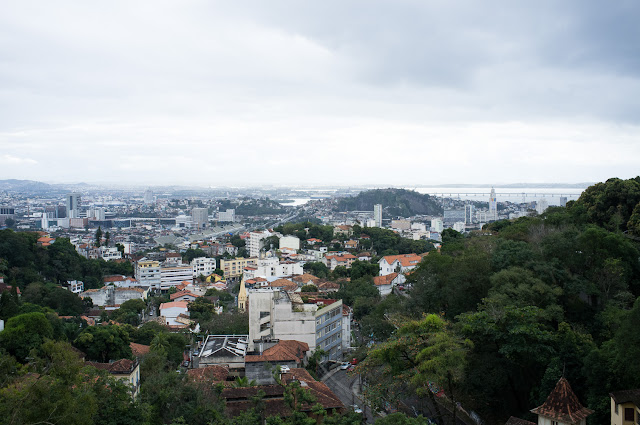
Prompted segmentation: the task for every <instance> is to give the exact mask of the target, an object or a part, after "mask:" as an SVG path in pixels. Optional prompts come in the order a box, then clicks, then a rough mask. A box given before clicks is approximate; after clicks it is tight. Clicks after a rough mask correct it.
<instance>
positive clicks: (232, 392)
mask: <svg viewBox="0 0 640 425" xmlns="http://www.w3.org/2000/svg"><path fill="white" fill-rule="evenodd" d="M281 382H282V385H277V384H275V385H259V386H255V387H242V388H233V387H228V388H225V389H223V390H222V394H221V397H222V398H223V399H225V402H226V403H225V404H226V409H225V412H226V414H227V415H229V416H230V417H234V416H237V415H239V414H241V413H243V412H246V411H247V410H248V409H251V408H253V407H254V406H255V401H254V400H255V399H256V396H258V395H259V394H260V395H261V399H262V400H263V403H264V404H263V405H264V413H263V416H264V417H269V416H278V417H282V418H286V417H289V416H291V415H292V414H293V411H292V409H291V406H290V405H289V404H288V403H287V402H286V401H285V386H286V385H288V384H290V383H292V382H297V383H299V385H300V386H301V387H302V388H305V389H306V390H308V391H309V392H310V393H311V395H312V396H313V398H314V400H315V401H314V402H313V403H307V402H303V401H299V404H298V406H297V407H298V409H299V411H301V412H303V413H305V414H306V415H308V416H309V417H311V418H314V419H319V418H317V417H316V416H315V415H314V413H313V410H314V406H315V405H316V404H320V405H321V406H322V407H323V408H324V409H325V410H326V412H327V414H328V415H334V414H343V413H344V412H345V408H344V404H342V402H341V401H340V399H339V398H338V397H337V396H336V395H335V394H334V393H333V391H331V389H330V388H329V387H328V386H327V385H326V384H325V383H323V382H318V381H316V380H315V379H313V377H312V376H311V375H310V374H309V372H307V371H306V370H305V369H303V368H296V369H291V370H290V371H289V372H287V373H283V374H282V381H281Z"/></svg>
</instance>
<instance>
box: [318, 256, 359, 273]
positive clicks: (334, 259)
mask: <svg viewBox="0 0 640 425" xmlns="http://www.w3.org/2000/svg"><path fill="white" fill-rule="evenodd" d="M357 259H358V258H357V257H356V256H355V255H353V254H349V253H345V254H338V255H326V256H325V257H324V263H325V265H326V266H327V267H328V268H329V269H331V270H335V269H336V267H338V266H343V267H345V268H347V269H350V268H351V264H353V262H354V261H355V260H357Z"/></svg>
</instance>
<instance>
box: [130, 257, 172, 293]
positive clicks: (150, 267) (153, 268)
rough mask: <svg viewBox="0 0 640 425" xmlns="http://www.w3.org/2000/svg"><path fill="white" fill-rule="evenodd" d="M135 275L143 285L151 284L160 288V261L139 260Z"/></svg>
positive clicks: (155, 287)
mask: <svg viewBox="0 0 640 425" xmlns="http://www.w3.org/2000/svg"><path fill="white" fill-rule="evenodd" d="M135 277H136V280H137V281H138V282H139V283H140V285H142V286H150V287H152V288H154V289H160V283H161V281H162V279H161V277H162V275H161V273H160V263H159V262H158V261H151V260H140V261H138V262H137V263H136V268H135ZM167 289H168V288H167Z"/></svg>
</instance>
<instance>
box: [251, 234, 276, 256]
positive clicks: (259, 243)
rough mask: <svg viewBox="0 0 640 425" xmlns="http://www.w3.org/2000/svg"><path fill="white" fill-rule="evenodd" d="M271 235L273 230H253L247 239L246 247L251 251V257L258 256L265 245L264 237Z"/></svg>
mask: <svg viewBox="0 0 640 425" xmlns="http://www.w3.org/2000/svg"><path fill="white" fill-rule="evenodd" d="M269 236H271V232H269V231H268V230H264V231H262V232H251V233H249V237H248V238H247V239H246V249H247V250H248V251H249V256H250V257H258V256H259V255H260V250H261V249H262V248H263V247H264V239H266V238H268V237H269Z"/></svg>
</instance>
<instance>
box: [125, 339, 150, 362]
mask: <svg viewBox="0 0 640 425" xmlns="http://www.w3.org/2000/svg"><path fill="white" fill-rule="evenodd" d="M129 347H130V348H131V353H132V354H133V355H134V356H135V357H136V358H140V357H144V356H146V355H147V354H149V352H150V351H151V347H150V346H148V345H144V344H138V343H135V342H130V343H129Z"/></svg>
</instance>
